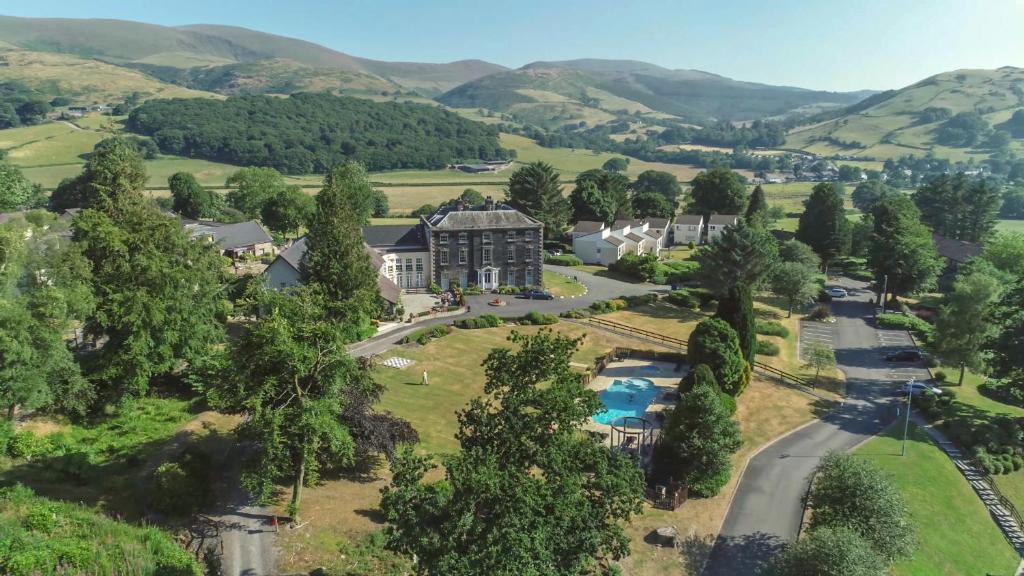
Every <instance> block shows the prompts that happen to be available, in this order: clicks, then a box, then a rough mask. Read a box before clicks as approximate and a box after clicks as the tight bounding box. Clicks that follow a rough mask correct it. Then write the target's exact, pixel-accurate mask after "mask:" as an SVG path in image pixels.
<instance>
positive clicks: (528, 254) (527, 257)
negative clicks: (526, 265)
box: [523, 246, 533, 262]
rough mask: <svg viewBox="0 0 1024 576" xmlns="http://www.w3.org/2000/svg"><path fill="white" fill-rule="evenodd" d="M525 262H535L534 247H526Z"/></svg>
mask: <svg viewBox="0 0 1024 576" xmlns="http://www.w3.org/2000/svg"><path fill="white" fill-rule="evenodd" d="M523 260H526V261H527V262H529V261H531V260H533V246H527V247H526V253H525V254H523Z"/></svg>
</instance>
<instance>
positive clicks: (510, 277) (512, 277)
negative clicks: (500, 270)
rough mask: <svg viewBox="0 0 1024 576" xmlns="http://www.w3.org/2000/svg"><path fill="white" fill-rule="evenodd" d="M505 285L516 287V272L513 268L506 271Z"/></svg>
mask: <svg viewBox="0 0 1024 576" xmlns="http://www.w3.org/2000/svg"><path fill="white" fill-rule="evenodd" d="M505 284H508V285H509V286H515V285H516V271H515V270H513V269H512V268H509V269H508V270H506V271H505Z"/></svg>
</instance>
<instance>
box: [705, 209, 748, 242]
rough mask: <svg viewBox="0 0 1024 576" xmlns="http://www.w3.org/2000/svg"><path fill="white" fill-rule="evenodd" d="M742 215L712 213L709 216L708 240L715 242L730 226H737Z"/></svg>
mask: <svg viewBox="0 0 1024 576" xmlns="http://www.w3.org/2000/svg"><path fill="white" fill-rule="evenodd" d="M739 219H740V217H739V216H737V215H736V214H712V215H711V216H710V217H709V218H708V242H714V241H715V239H716V238H718V237H719V236H721V235H722V232H724V231H725V229H726V228H728V227H729V226H735V225H736V223H737V222H739Z"/></svg>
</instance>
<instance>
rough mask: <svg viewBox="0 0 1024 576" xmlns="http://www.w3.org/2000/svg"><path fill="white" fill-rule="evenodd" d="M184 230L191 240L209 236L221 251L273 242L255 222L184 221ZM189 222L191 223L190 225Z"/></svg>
mask: <svg viewBox="0 0 1024 576" xmlns="http://www.w3.org/2000/svg"><path fill="white" fill-rule="evenodd" d="M184 222H185V228H186V229H187V230H188V231H189V233H190V234H191V235H192V237H193V238H198V237H200V236H209V237H211V238H212V239H213V242H214V243H216V244H217V245H218V246H220V247H221V249H223V250H234V249H236V248H242V247H245V246H254V245H256V244H267V243H272V242H273V241H274V239H273V238H271V237H270V234H268V233H267V231H266V230H264V229H263V226H262V225H260V223H259V222H257V221H255V220H249V221H248V222H239V223H237V224H221V223H220V222H203V221H199V222H195V221H187V220H186V221H184ZM190 222H191V223H190Z"/></svg>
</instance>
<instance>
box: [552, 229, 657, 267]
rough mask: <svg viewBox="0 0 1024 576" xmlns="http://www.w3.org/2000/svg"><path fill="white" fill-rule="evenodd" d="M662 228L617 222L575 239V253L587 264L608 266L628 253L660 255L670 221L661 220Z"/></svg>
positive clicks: (573, 245)
mask: <svg viewBox="0 0 1024 576" xmlns="http://www.w3.org/2000/svg"><path fill="white" fill-rule="evenodd" d="M657 224H658V225H659V226H662V228H653V229H652V228H651V222H650V221H649V220H616V221H615V223H614V224H612V225H611V226H609V227H607V228H601V229H600V230H597V231H595V232H592V233H590V234H585V235H579V236H576V237H575V238H573V242H572V251H573V252H574V253H575V254H576V256H577V257H578V258H579V259H580V260H582V261H583V262H584V263H586V264H603V265H605V266H608V265H609V264H612V263H614V262H616V261H618V259H619V258H622V257H623V256H624V255H626V254H635V255H638V256H639V255H641V254H648V253H651V254H654V255H655V256H658V255H659V254H660V253H661V248H662V242H663V241H664V238H665V233H664V227H667V226H668V221H667V220H664V219H659V221H658V222H657Z"/></svg>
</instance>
